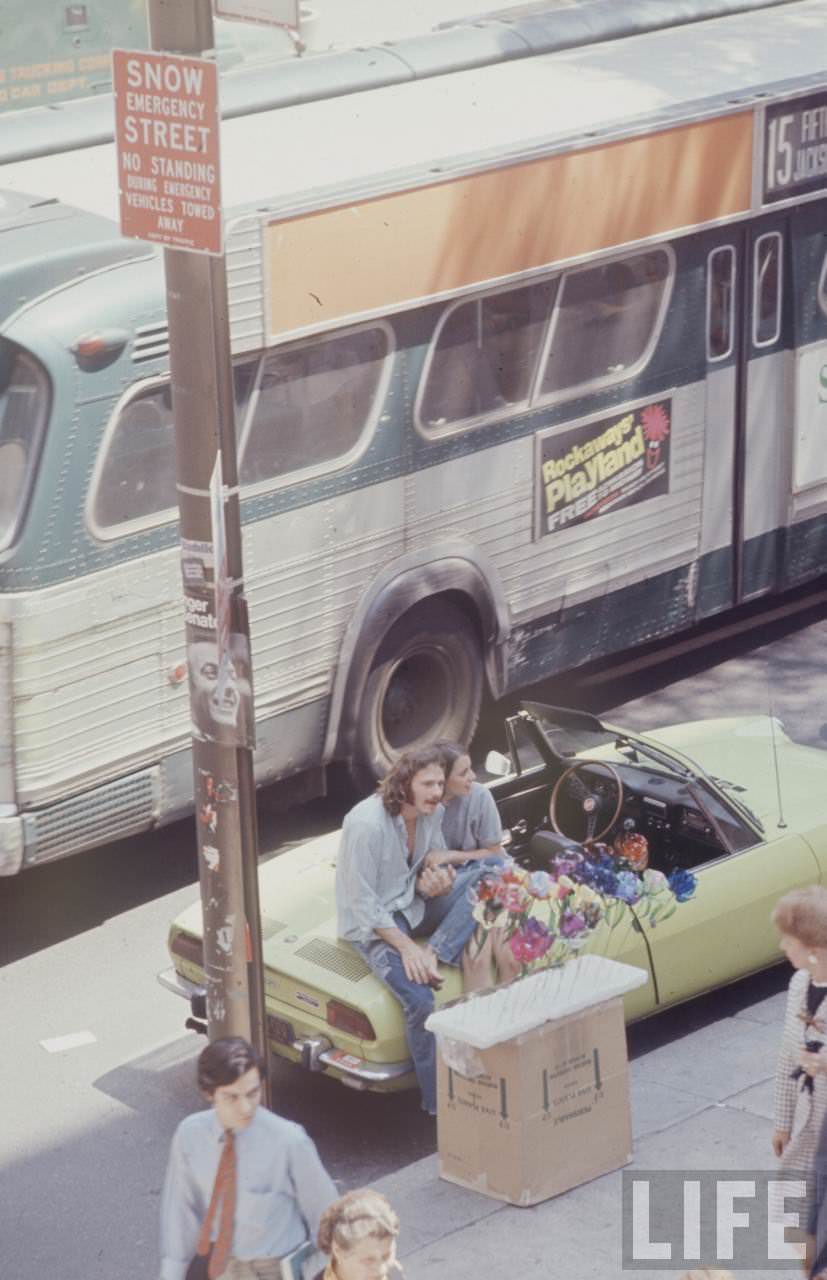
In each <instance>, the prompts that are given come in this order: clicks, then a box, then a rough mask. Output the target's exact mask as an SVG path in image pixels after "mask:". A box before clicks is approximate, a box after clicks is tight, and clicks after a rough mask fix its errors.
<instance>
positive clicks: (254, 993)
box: [149, 0, 266, 1055]
mask: <svg viewBox="0 0 827 1280" xmlns="http://www.w3.org/2000/svg"><path fill="white" fill-rule="evenodd" d="M149 23H150V42H151V46H152V48H153V49H154V50H159V51H160V50H163V51H166V52H167V53H175V54H183V55H187V56H192V55H195V56H196V57H197V56H198V55H200V54H202V53H203V52H204V51H210V50H212V49H213V20H212V11H211V3H210V0H149ZM168 136H174V135H171V134H170V135H168ZM179 136H183V135H179ZM196 158H197V157H196ZM163 185H164V186H166V184H163ZM164 265H165V271H166V287H167V309H168V318H169V345H170V370H171V384H172V404H173V412H174V417H175V436H176V454H177V482H178V485H177V487H178V500H179V506H180V532H181V563H182V574H183V581H184V595H185V607H186V631H187V660H188V668H189V680H190V699H191V709H192V719H193V743H192V745H193V774H194V781H195V807H196V822H197V829H198V858H199V874H200V880H201V901H202V907H203V917H204V971H205V975H206V987H207V1019H208V1026H209V1035H210V1038H211V1039H215V1038H217V1037H219V1036H226V1035H240V1036H244V1037H245V1038H246V1039H248V1040H250V1041H251V1042H252V1043H253V1044H254V1045H255V1047H256V1048H257V1049H258V1050H259V1052H260V1053H262V1054H263V1055H264V1054H265V1053H266V1023H265V1011H264V981H263V967H262V954H261V918H260V911H259V900H258V876H257V844H258V840H257V829H256V810H255V785H254V778H253V753H252V748H253V733H254V717H253V700H252V668H251V661H250V650H249V628H248V619H247V608H246V600H245V597H244V595H243V579H242V553H241V519H240V506H239V493H238V473H237V463H236V445H235V424H234V396H233V373H232V364H231V359H230V335H229V317H228V306H227V279H226V269H225V261H224V256H223V254H220V255H214V256H208V255H207V254H204V253H199V252H191V251H186V250H184V251H182V250H180V249H165V251H164Z"/></svg>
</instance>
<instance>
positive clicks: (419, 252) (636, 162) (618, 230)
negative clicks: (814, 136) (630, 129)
mask: <svg viewBox="0 0 827 1280" xmlns="http://www.w3.org/2000/svg"><path fill="white" fill-rule="evenodd" d="M751 166H752V114H751V113H750V112H742V113H739V114H737V115H732V116H726V117H724V118H722V119H717V120H709V121H704V122H701V123H697V124H691V125H683V126H680V127H678V128H675V129H669V130H666V131H664V132H662V133H658V134H649V135H647V136H645V137H637V138H630V139H626V140H624V141H619V142H613V143H609V144H604V145H603V146H599V147H593V148H590V149H589V150H587V151H577V152H570V153H567V154H562V155H552V156H547V157H545V158H543V159H540V160H533V161H528V162H523V163H520V164H513V165H509V166H506V167H501V168H497V169H492V170H487V171H485V172H482V173H476V174H472V175H469V176H465V177H459V178H455V179H453V180H443V181H440V182H438V183H434V185H432V186H426V187H418V188H415V189H414V190H409V191H402V192H398V193H396V194H393V195H388V196H380V197H377V198H376V199H373V200H366V201H364V202H362V203H357V204H350V205H346V206H336V207H334V208H332V209H325V210H322V211H320V212H318V213H313V214H305V215H302V216H300V217H297V218H291V219H287V220H285V221H281V222H273V223H271V224H269V225H268V226H267V227H266V228H265V259H266V262H267V270H268V292H269V298H268V305H269V314H270V322H269V328H270V335H271V338H274V337H276V336H277V335H278V334H281V333H289V332H292V331H294V330H298V329H304V328H307V327H309V326H316V325H319V324H325V323H329V322H331V321H333V320H335V319H339V318H344V317H346V316H351V315H361V314H364V313H365V312H377V311H384V310H392V309H393V308H395V307H398V306H400V305H402V304H404V303H406V302H415V301H416V300H417V299H420V298H428V297H432V296H434V295H438V294H442V293H450V292H451V291H453V290H457V289H462V288H465V287H467V286H469V285H473V284H476V283H482V282H485V281H490V280H498V279H501V278H503V277H508V276H511V275H514V274H516V273H517V272H521V271H527V270H530V269H532V268H536V267H542V266H545V265H546V264H551V263H554V262H560V261H564V260H566V259H568V258H573V257H578V256H580V255H583V254H589V253H596V252H598V251H600V250H602V249H608V248H611V247H612V246H614V245H624V244H628V243H630V242H634V241H637V240H643V239H646V238H647V237H649V236H667V235H669V234H671V233H673V232H676V231H678V230H680V229H681V228H683V227H692V226H696V225H699V224H703V223H706V222H711V221H713V220H715V219H719V218H728V217H732V216H733V215H735V214H738V213H743V212H746V211H747V210H748V209H749V207H750V188H751Z"/></svg>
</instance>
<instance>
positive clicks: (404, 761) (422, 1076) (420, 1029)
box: [336, 747, 484, 1115]
mask: <svg viewBox="0 0 827 1280" xmlns="http://www.w3.org/2000/svg"><path fill="white" fill-rule="evenodd" d="M444 787H445V771H444V768H443V765H442V757H441V754H440V752H439V750H438V748H434V747H430V748H423V749H421V750H416V751H407V752H405V753H404V754H403V755H402V756H400V757H399V759H398V760H397V762H396V764H395V765H394V766H393V768H392V769H391V770H390V772H389V773H388V774H387V776H386V777H385V779H384V781H383V782H382V784H381V785H380V787H379V790H378V791H377V792H376V793H375V794H374V795H372V796H369V797H368V798H367V800H362V801H361V802H360V803H359V804H357V805H356V806H355V807H354V808H353V809H351V811H350V813H349V814H348V815H347V817H346V818H345V821H344V824H343V827H342V840H341V844H340V846H339V857H338V860H337V864H336V906H337V911H338V928H339V936H340V937H341V938H344V939H345V940H346V941H348V942H350V943H352V944H353V946H355V947H356V948H357V949H358V950H359V951H360V952H361V954H362V955H363V956H364V958H365V960H366V961H367V963H368V964H369V965H370V967H371V969H372V970H373V972H374V973H375V974H376V976H377V977H378V978H379V979H380V980H381V981H382V982H384V983H385V985H386V986H387V987H389V988H390V990H391V991H392V992H393V994H394V996H395V997H396V999H397V1000H398V1001H399V1003H400V1004H401V1006H402V1012H403V1014H404V1017H405V1030H406V1034H407V1039H408V1048H409V1049H410V1053H411V1057H412V1059H413V1063H414V1069H415V1071H416V1076H417V1080H418V1082H419V1087H420V1090H421V1093H422V1106H423V1109H424V1110H425V1111H427V1112H428V1113H429V1114H430V1115H435V1114H436V1048H435V1044H434V1037H433V1035H432V1034H431V1033H430V1032H429V1031H426V1030H425V1019H426V1018H427V1017H428V1015H429V1013H431V1011H432V1010H433V1007H434V995H433V992H434V989H436V988H439V986H440V985H441V982H442V979H441V978H440V975H439V969H438V965H440V964H447V965H455V966H456V965H460V964H462V968H463V974H464V977H465V985H466V988H469V987H474V986H478V985H480V975H479V973H478V966H477V965H476V963H475V961H474V959H473V958H472V957H471V956H470V954H468V953H467V952H466V943H467V942H468V940H469V939H470V937H471V935H472V933H473V931H474V920H473V917H472V914H471V912H472V902H471V897H470V894H469V890H470V889H471V887H472V885H473V884H475V883H476V881H477V880H478V879H479V878H480V876H481V875H482V874H483V872H484V867H483V866H482V865H481V864H479V863H472V864H470V865H469V866H468V867H464V868H462V870H460V871H459V872H456V871H454V869H453V868H452V867H434V866H427V865H425V859H426V856H427V854H428V853H430V852H431V851H432V850H434V849H444V848H445V841H444V839H443V836H442V828H441V816H442V804H441V801H442V793H443V790H444ZM416 939H425V945H424V946H420V945H419V943H418V942H417V941H416Z"/></svg>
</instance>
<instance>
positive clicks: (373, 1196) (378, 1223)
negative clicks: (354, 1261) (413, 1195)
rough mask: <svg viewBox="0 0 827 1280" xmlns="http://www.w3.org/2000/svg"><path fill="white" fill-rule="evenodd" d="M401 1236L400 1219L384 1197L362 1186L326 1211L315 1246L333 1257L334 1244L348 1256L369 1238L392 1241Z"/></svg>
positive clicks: (348, 1193) (349, 1192)
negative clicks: (348, 1252) (351, 1250)
mask: <svg viewBox="0 0 827 1280" xmlns="http://www.w3.org/2000/svg"><path fill="white" fill-rule="evenodd" d="M398 1235H399V1219H398V1218H397V1216H396V1214H395V1213H394V1211H393V1209H392V1208H391V1206H390V1204H389V1203H388V1201H387V1200H386V1199H385V1197H384V1196H383V1195H381V1194H380V1192H378V1191H371V1189H370V1188H369V1187H359V1188H358V1190H356V1191H348V1192H347V1194H346V1195H343V1196H342V1197H341V1199H339V1200H334V1202H333V1204H332V1205H331V1206H330V1208H329V1209H326V1210H325V1212H324V1213H323V1214H322V1217H321V1221H320V1223H319V1233H318V1235H317V1237H316V1243H317V1244H318V1246H319V1248H320V1249H321V1251H322V1253H326V1254H328V1255H330V1254H331V1253H332V1252H333V1246H334V1244H335V1245H336V1247H337V1248H338V1249H340V1250H342V1251H343V1252H344V1253H347V1251H348V1249H352V1248H353V1246H354V1245H355V1244H358V1242H359V1241H360V1240H365V1239H367V1237H368V1236H374V1237H376V1238H377V1239H379V1240H389V1239H395V1238H396V1236H398Z"/></svg>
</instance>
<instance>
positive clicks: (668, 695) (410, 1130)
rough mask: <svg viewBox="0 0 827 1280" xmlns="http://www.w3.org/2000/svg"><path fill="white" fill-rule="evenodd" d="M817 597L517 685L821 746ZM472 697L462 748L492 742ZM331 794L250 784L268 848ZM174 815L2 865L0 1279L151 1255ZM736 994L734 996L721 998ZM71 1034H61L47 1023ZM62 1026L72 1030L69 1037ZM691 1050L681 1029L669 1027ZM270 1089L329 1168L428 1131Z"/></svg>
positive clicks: (648, 1042)
mask: <svg viewBox="0 0 827 1280" xmlns="http://www.w3.org/2000/svg"><path fill="white" fill-rule="evenodd" d="M825 619H827V609H825V608H824V606H821V608H820V610H816V611H815V613H813V614H811V615H805V616H802V617H797V618H794V619H793V620H792V621H789V622H787V623H780V624H776V625H775V626H774V627H772V628H769V629H766V628H761V629H756V630H754V631H753V632H750V633H747V634H744V635H742V636H741V637H738V638H735V639H733V640H730V641H728V642H727V643H726V644H725V645H718V646H717V647H716V651H715V652H714V653H711V652H702V653H693V654H691V655H689V656H685V657H682V658H680V659H678V660H675V659H673V660H671V661H670V662H668V663H666V664H665V665H656V666H651V667H649V668H647V669H646V670H645V671H644V672H642V673H639V674H627V675H625V676H624V677H623V678H622V679H621V680H619V681H618V680H614V679H607V678H605V676H606V673H605V672H604V671H602V670H600V669H595V670H590V671H586V672H583V673H581V674H580V675H579V676H577V677H575V678H572V677H568V678H567V679H565V680H557V681H549V682H547V683H546V684H545V685H544V686H542V687H541V688H537V689H535V690H532V691H531V692H532V695H533V696H534V697H535V698H537V699H540V700H543V701H546V702H550V703H556V704H558V705H559V704H560V703H561V702H564V703H569V704H575V705H580V706H583V707H588V708H590V709H592V710H596V711H602V712H609V711H611V717H612V719H613V720H614V721H616V722H620V723H626V724H627V725H629V726H631V727H636V728H642V727H647V726H648V727H654V726H657V725H658V724H666V723H670V722H674V721H676V720H683V719H693V718H698V717H700V716H706V715H728V714H739V713H743V712H766V711H767V710H769V709H772V710H773V712H774V713H775V714H776V715H778V716H779V717H780V718H781V719H782V720H783V721H784V723H785V725H786V727H787V730H788V732H789V733H790V734H791V736H792V737H794V738H797V739H798V740H800V741H806V742H809V743H811V744H813V745H821V746H824V745H825V744H824V742H823V741H822V739H821V738H820V730H821V724H822V720H823V719H827V708H825V707H824V704H823V700H822V690H823V688H824V653H825V651H826V648H825V647H826V646H827V620H825ZM501 719H502V712H501V710H497V711H492V710H491V709H489V710H488V711H487V712H486V715H485V717H484V721H483V724H482V726H481V730H480V732H479V734H478V736H477V741H476V744H475V753H476V754H477V755H483V754H484V752H485V750H487V749H488V748H489V747H492V746H501V745H502V738H501ZM345 804H346V801H345V799H344V798H342V797H339V798H338V799H337V798H328V799H327V800H325V801H318V802H314V803H312V804H310V805H306V806H304V807H302V808H299V809H295V810H292V811H290V812H288V813H286V814H284V813H273V812H272V811H271V808H270V806H269V805H268V797H267V796H266V795H264V796H263V797H262V801H261V833H262V847H263V849H264V851H265V852H267V853H268V854H274V853H275V852H276V851H277V850H278V849H279V848H282V847H284V845H285V844H292V843H294V842H296V841H301V840H303V839H306V838H308V837H309V836H311V835H314V834H317V833H319V832H321V831H324V830H328V829H330V828H331V827H333V826H335V825H337V824H338V822H339V820H340V818H341V815H342V813H343V811H344V808H345ZM195 880H196V859H195V846H194V836H193V832H192V829H191V824H190V823H189V822H186V823H182V824H179V825H177V826H175V827H172V828H169V829H167V830H165V831H162V832H159V833H156V834H154V835H153V836H151V837H143V838H140V839H135V840H130V841H125V842H122V843H120V844H118V845H115V846H111V847H108V848H104V849H100V850H97V851H94V852H92V853H90V854H87V855H83V856H80V857H75V858H72V859H68V860H66V861H65V862H60V863H54V864H52V865H51V866H46V867H41V868H38V869H35V870H34V871H32V872H29V873H27V874H26V875H24V876H21V877H18V878H16V879H14V880H7V881H0V911H1V912H2V929H0V965H2V967H0V1008H2V1010H3V1013H4V1032H5V1034H4V1041H5V1044H4V1052H3V1054H2V1062H0V1086H2V1097H3V1106H2V1124H1V1125H0V1169H2V1195H0V1241H2V1245H0V1258H1V1259H2V1261H1V1262H0V1275H2V1277H3V1280H40V1278H41V1277H42V1276H44V1275H47V1274H55V1275H60V1276H61V1280H146V1277H151V1276H153V1275H154V1274H155V1268H156V1257H157V1212H158V1197H159V1192H160V1187H161V1182H162V1177H163V1169H164V1164H165V1160H166V1153H167V1148H168V1143H169V1139H170V1136H171V1133H172V1130H173V1128H174V1126H175V1124H176V1123H177V1122H178V1120H179V1119H180V1118H181V1117H182V1116H183V1115H184V1114H186V1113H187V1112H188V1111H189V1110H191V1109H192V1108H193V1107H194V1106H196V1105H198V1099H197V1097H196V1095H195V1090H194V1087H193V1061H194V1058H195V1056H196V1054H197V1052H198V1050H199V1049H200V1048H201V1046H202V1044H203V1041H201V1040H200V1039H199V1038H198V1037H196V1036H195V1035H193V1034H192V1033H190V1032H185V1031H184V1030H183V1018H184V1016H185V1007H184V1005H183V1003H182V1002H180V1001H178V1000H176V999H175V998H174V997H173V996H171V995H169V994H168V993H166V992H165V991H163V990H162V988H161V987H159V986H158V985H157V983H156V982H155V976H154V975H155V973H156V972H157V971H158V970H159V969H161V968H163V967H164V966H165V965H166V963H167V957H166V951H165V945H164V943H165V934H166V927H167V924H168V921H169V920H170V918H171V917H172V916H173V915H174V914H175V913H176V912H177V911H178V910H179V909H180V908H181V907H182V906H184V905H185V904H186V903H188V902H190V901H191V900H192V898H193V897H194V895H195V893H196V892H197V890H196V888H195ZM785 980H786V977H785V973H784V971H783V969H778V970H775V971H773V972H772V973H770V974H766V975H762V976H760V977H758V978H755V979H752V980H750V981H749V982H745V983H740V984H738V986H736V987H735V988H731V989H730V990H728V991H726V992H722V993H717V994H716V995H714V996H710V997H707V998H705V999H703V1000H699V1001H695V1002H694V1003H693V1004H692V1005H690V1006H686V1007H684V1008H683V1009H679V1010H675V1011H673V1012H671V1013H668V1014H665V1015H662V1016H660V1017H658V1018H657V1019H654V1020H651V1021H650V1022H648V1023H645V1024H642V1025H640V1026H638V1027H635V1028H633V1029H632V1031H631V1036H630V1048H631V1051H632V1053H633V1054H635V1053H642V1052H645V1051H647V1049H649V1048H651V1047H653V1046H654V1045H657V1044H660V1043H664V1042H666V1041H668V1040H670V1039H672V1038H675V1037H678V1036H683V1035H686V1034H687V1032H690V1033H691V1032H692V1031H694V1029H695V1028H700V1027H703V1026H704V1025H706V1024H707V1023H708V1022H710V1021H712V1020H714V1019H715V1018H716V1017H719V1016H721V1010H722V1009H723V1010H724V1011H726V1010H727V1009H730V1008H732V1007H734V1005H735V1006H737V1005H738V1004H739V1003H740V1004H744V1003H746V1004H749V1003H751V1002H752V1001H754V1000H757V999H759V998H762V997H763V996H764V995H766V994H767V993H768V992H771V991H775V990H779V989H780V988H781V987H782V986H783V984H784V982H785ZM733 1002H734V1005H733ZM65 1037H70V1039H68V1040H67V1039H65ZM72 1046H74V1047H72ZM687 1048H688V1050H690V1051H691V1043H690V1044H689V1045H688V1046H687ZM276 1086H277V1088H276V1097H275V1100H274V1104H275V1106H276V1107H277V1109H278V1110H280V1111H281V1112H282V1113H283V1114H285V1115H287V1116H290V1117H292V1118H295V1119H297V1120H299V1121H300V1122H301V1123H302V1124H304V1125H305V1126H306V1127H307V1128H308V1129H309V1130H310V1131H311V1133H312V1134H313V1136H314V1138H315V1139H316V1141H317V1143H318V1145H319V1147H320V1149H321V1151H322V1153H323V1156H324V1159H325V1161H326V1163H327V1164H328V1167H329V1168H330V1170H331V1172H332V1174H333V1176H334V1177H335V1178H336V1179H337V1180H339V1181H340V1182H341V1183H342V1185H343V1186H344V1185H354V1184H356V1183H358V1182H369V1181H372V1180H374V1179H376V1178H378V1177H379V1176H381V1175H382V1174H385V1173H388V1172H390V1171H391V1170H393V1169H395V1168H398V1167H400V1166H402V1165H405V1164H407V1163H409V1162H410V1161H413V1160H415V1159H417V1158H419V1157H420V1156H422V1155H425V1154H427V1153H428V1152H430V1151H431V1150H432V1149H433V1145H434V1134H433V1130H432V1129H431V1128H430V1127H429V1125H428V1122H427V1121H424V1120H423V1119H422V1117H421V1112H420V1111H419V1110H418V1106H417V1100H416V1098H415V1097H413V1096H402V1097H399V1096H398V1097H389V1098H376V1097H372V1096H367V1095H359V1094H355V1093H352V1092H350V1091H346V1090H345V1089H343V1088H342V1087H341V1086H339V1085H337V1084H334V1083H332V1082H330V1081H328V1080H325V1079H320V1078H318V1077H309V1076H306V1075H303V1074H302V1073H301V1072H298V1071H295V1070H291V1069H289V1068H287V1067H284V1068H281V1069H279V1071H278V1073H277V1079H276Z"/></svg>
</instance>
